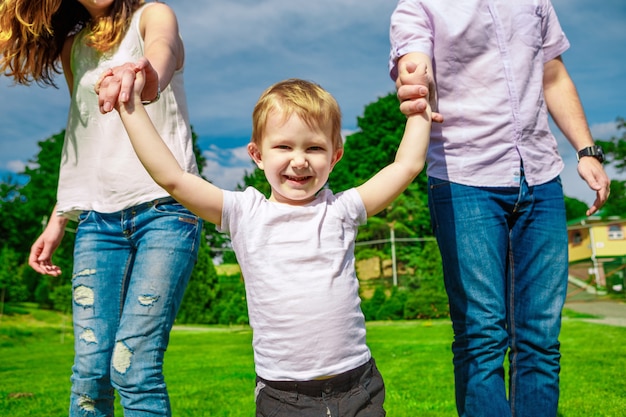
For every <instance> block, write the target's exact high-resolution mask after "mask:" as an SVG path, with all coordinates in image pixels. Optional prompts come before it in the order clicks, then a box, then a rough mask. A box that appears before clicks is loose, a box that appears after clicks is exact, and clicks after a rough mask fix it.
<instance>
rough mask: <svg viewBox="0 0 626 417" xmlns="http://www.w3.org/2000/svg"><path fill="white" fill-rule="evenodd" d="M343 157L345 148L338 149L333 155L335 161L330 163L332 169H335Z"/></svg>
mask: <svg viewBox="0 0 626 417" xmlns="http://www.w3.org/2000/svg"><path fill="white" fill-rule="evenodd" d="M342 157H343V148H341V149H337V150H336V151H335V154H334V155H333V160H332V161H330V169H331V170H332V169H333V168H334V167H335V164H336V163H337V162H339V161H340V160H341V158H342Z"/></svg>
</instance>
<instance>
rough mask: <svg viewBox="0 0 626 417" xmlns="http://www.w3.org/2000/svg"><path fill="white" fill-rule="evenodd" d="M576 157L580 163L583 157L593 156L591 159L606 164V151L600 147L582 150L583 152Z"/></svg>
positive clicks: (579, 152) (580, 151) (589, 147)
mask: <svg viewBox="0 0 626 417" xmlns="http://www.w3.org/2000/svg"><path fill="white" fill-rule="evenodd" d="M576 156H577V158H578V160H579V161H580V158H582V157H583V156H591V157H594V158H596V159H597V160H598V161H600V163H602V162H604V151H603V150H602V148H601V147H600V146H598V145H593V146H588V147H586V148H582V149H581V150H579V151H578V154H577V155H576Z"/></svg>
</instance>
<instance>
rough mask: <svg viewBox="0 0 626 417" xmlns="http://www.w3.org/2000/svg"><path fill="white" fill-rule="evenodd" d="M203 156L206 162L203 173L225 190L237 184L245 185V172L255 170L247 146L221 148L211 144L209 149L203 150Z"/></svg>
mask: <svg viewBox="0 0 626 417" xmlns="http://www.w3.org/2000/svg"><path fill="white" fill-rule="evenodd" d="M203 156H204V157H205V158H206V163H205V164H204V167H203V169H202V175H203V176H204V177H205V178H207V179H209V180H210V181H211V182H212V183H213V184H215V185H217V186H218V187H220V188H223V189H225V190H234V189H235V187H237V185H243V177H244V174H245V173H246V172H252V171H253V170H254V165H253V164H252V160H251V159H250V157H249V156H248V151H247V149H246V147H245V146H241V147H238V148H230V149H220V148H218V147H216V146H214V145H210V146H209V149H208V150H207V151H205V152H203Z"/></svg>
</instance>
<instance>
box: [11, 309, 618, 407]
mask: <svg viewBox="0 0 626 417" xmlns="http://www.w3.org/2000/svg"><path fill="white" fill-rule="evenodd" d="M7 313H9V314H7ZM451 338H452V330H451V326H450V324H449V322H448V321H447V320H435V321H400V322H372V323H368V343H369V345H370V347H371V349H372V352H373V355H374V357H375V359H376V362H377V364H378V367H379V368H380V370H381V373H382V374H383V377H384V378H385V384H386V387H387V399H386V402H385V408H386V409H387V415H389V416H391V417H415V416H428V417H439V416H441V417H443V416H448V417H454V416H455V415H456V413H455V406H454V388H453V377H452V358H451V352H450V341H451ZM251 339H252V334H251V331H250V329H249V328H247V327H241V326H239V327H230V328H229V327H217V326H195V327H191V326H185V327H182V326H181V327H177V328H176V329H175V330H174V331H173V332H172V337H171V342H170V347H169V349H168V352H167V354H166V361H165V377H166V381H167V383H168V387H169V391H170V397H171V401H172V408H173V412H174V416H175V417H183V416H189V417H192V416H193V417H203V416H211V417H219V416H253V415H254V403H253V391H254V367H253V363H252V348H251ZM561 342H562V353H563V359H562V368H563V369H562V372H561V391H562V394H561V401H560V407H559V416H561V417H577V416H581V417H593V416H598V417H600V416H601V417H613V416H615V417H618V416H620V417H621V416H623V415H624V410H626V379H625V378H624V369H626V355H625V354H624V353H625V347H624V344H625V342H626V328H623V327H610V326H605V325H600V324H591V323H586V322H584V321H583V320H582V319H581V318H579V317H574V316H572V317H570V318H566V319H565V320H564V323H563V331H562V334H561ZM72 345H73V336H72V332H71V323H70V321H69V319H68V318H67V317H66V316H63V315H61V314H58V313H54V312H49V311H40V310H36V309H33V308H32V307H29V306H25V307H16V306H12V307H10V308H7V307H5V314H4V315H3V316H2V317H1V318H0V416H11V417H22V416H23V417H26V416H29V417H32V416H35V417H39V416H41V417H44V416H45V417H57V416H59V417H61V416H67V404H68V398H69V389H70V383H69V376H70V369H71V366H72V357H73V349H72ZM115 415H116V416H117V417H121V416H122V411H121V409H120V408H119V406H118V408H117V410H116V414H115Z"/></svg>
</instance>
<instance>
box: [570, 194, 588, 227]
mask: <svg viewBox="0 0 626 417" xmlns="http://www.w3.org/2000/svg"><path fill="white" fill-rule="evenodd" d="M587 208H588V207H587V204H585V203H584V202H582V201H580V200H577V199H575V198H571V197H568V196H565V216H566V218H567V220H568V221H569V220H574V219H579V218H582V217H585V216H586V214H585V213H586V212H587Z"/></svg>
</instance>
